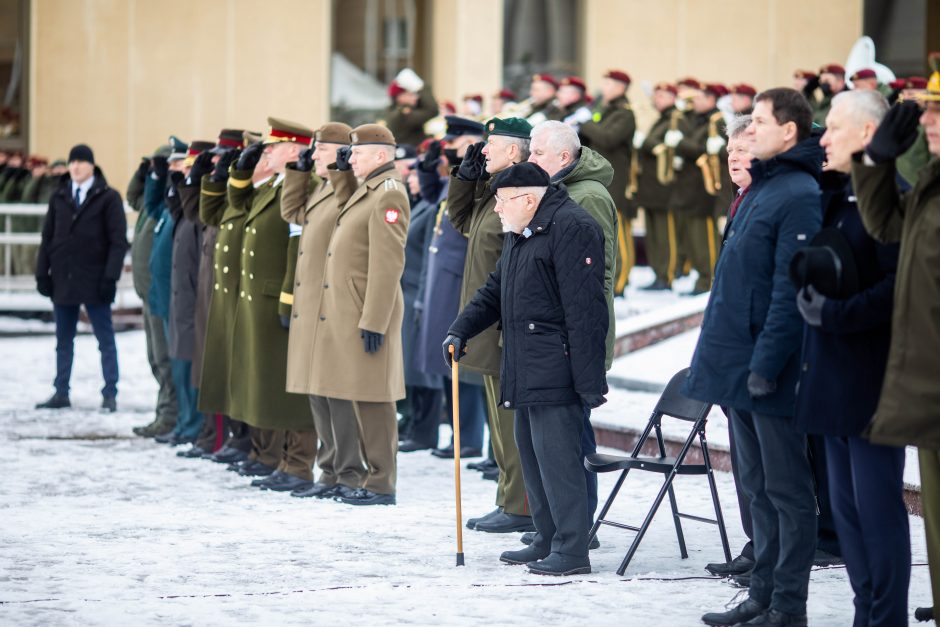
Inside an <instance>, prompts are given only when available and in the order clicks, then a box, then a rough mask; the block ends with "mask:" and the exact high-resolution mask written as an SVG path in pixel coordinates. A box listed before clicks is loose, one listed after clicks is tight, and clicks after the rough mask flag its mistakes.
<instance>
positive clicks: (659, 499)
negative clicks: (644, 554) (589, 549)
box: [617, 469, 676, 575]
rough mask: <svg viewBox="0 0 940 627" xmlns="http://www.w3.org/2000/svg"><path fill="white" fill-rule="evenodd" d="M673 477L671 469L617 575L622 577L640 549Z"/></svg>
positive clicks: (673, 472) (674, 473) (674, 472)
mask: <svg viewBox="0 0 940 627" xmlns="http://www.w3.org/2000/svg"><path fill="white" fill-rule="evenodd" d="M675 476H676V471H675V469H673V470H672V472H670V473H669V474H668V475H667V476H666V481H665V483H663V486H662V487H661V488H660V489H659V494H657V495H656V500H654V501H653V506H652V507H651V508H650V511H649V513H648V514H647V515H646V518H645V519H644V520H643V524H642V525H640V530H639V531H637V533H636V536H635V537H634V538H633V543H632V544H631V545H630V549H629V550H628V551H627V554H626V556H625V557H624V558H623V561H622V562H620V568H618V569H617V574H618V575H623V573H624V572H625V571H626V570H627V566H628V565H629V564H630V560H632V559H633V554H634V553H636V550H637V549H638V548H639V547H640V542H641V541H642V540H643V536H645V535H646V531H647V529H649V526H650V523H652V522H653V517H654V516H656V512H657V510H659V506H660V505H661V504H662V502H663V499H664V498H666V494H668V492H669V488H670V486H671V485H672V480H673V479H674V478H675Z"/></svg>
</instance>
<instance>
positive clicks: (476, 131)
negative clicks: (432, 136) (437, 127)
mask: <svg viewBox="0 0 940 627" xmlns="http://www.w3.org/2000/svg"><path fill="white" fill-rule="evenodd" d="M444 120H446V121H447V132H446V134H445V135H444V140H445V141H452V140H454V139H456V138H458V137H462V136H463V135H479V136H481V137H482V136H483V124H481V123H480V122H477V121H476V120H470V119H468V118H462V117H460V116H459V115H445V116H444Z"/></svg>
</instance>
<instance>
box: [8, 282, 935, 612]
mask: <svg viewBox="0 0 940 627" xmlns="http://www.w3.org/2000/svg"><path fill="white" fill-rule="evenodd" d="M664 296H666V297H667V298H668V297H669V295H664ZM672 298H676V297H675V296H672ZM670 341H672V340H670ZM668 346H670V345H668V344H667V343H666V342H664V343H662V344H660V345H658V347H655V348H651V349H648V350H650V351H657V350H659V351H663V350H664V349H665V348H667V347H668ZM673 346H674V348H675V351H676V353H673V352H672V351H671V350H670V352H669V353H668V354H669V355H670V356H671V357H672V358H674V359H679V356H678V351H679V350H680V349H681V350H685V351H687V350H690V349H689V346H690V344H689V343H688V340H687V339H686V338H677V339H676V340H675V344H674V345H673ZM118 348H119V354H120V365H121V384H120V394H119V397H118V405H119V410H120V411H119V412H118V413H117V414H114V415H102V414H99V413H98V412H97V409H96V408H97V406H98V403H99V402H100V397H99V392H98V390H99V388H100V386H101V382H100V374H99V369H98V361H97V360H98V354H97V350H96V347H95V343H94V339H93V338H92V337H90V336H87V335H83V336H80V337H79V338H78V340H77V342H76V363H75V369H74V373H73V388H72V400H73V403H74V405H75V408H74V409H73V410H69V411H62V412H51V411H36V410H33V409H32V406H33V404H34V403H35V402H36V401H38V400H42V399H44V398H45V397H46V396H48V394H50V393H51V391H52V388H51V385H50V383H51V379H52V373H53V369H54V366H53V364H54V338H53V337H50V336H48V335H46V336H34V337H15V338H4V339H0V355H2V359H0V476H2V477H5V478H6V479H5V480H4V481H3V482H2V483H0V625H157V624H159V625H193V624H199V625H232V624H256V625H288V624H290V625H293V624H330V623H332V624H337V623H340V624H347V623H355V624H395V623H410V624H435V625H444V624H468V625H476V624H483V623H514V624H535V623H539V624H576V623H586V622H589V621H590V622H591V623H595V624H599V625H654V624H655V625H667V626H671V625H676V626H679V625H695V624H699V622H698V619H699V616H700V615H701V614H702V613H703V612H705V611H710V610H714V609H719V608H722V607H723V606H724V605H725V604H726V603H727V602H728V601H730V600H731V598H732V597H733V596H734V595H735V594H736V593H737V592H738V591H737V590H736V589H734V588H732V587H730V586H729V585H728V584H727V583H725V582H723V581H720V580H717V579H713V578H709V577H708V576H707V573H706V572H705V571H704V570H703V569H702V567H703V566H704V564H705V563H706V562H709V561H720V560H721V558H722V556H721V549H720V544H719V541H718V534H717V530H716V529H715V527H713V526H710V525H702V524H699V523H695V522H691V521H687V522H685V523H684V528H685V531H686V540H687V543H688V547H689V552H690V557H689V559H687V560H682V559H680V558H679V554H678V548H677V545H676V540H675V535H674V530H673V528H672V522H671V520H670V518H669V517H668V515H665V512H661V514H660V517H659V518H657V520H656V521H655V522H654V524H653V526H652V528H651V530H650V533H649V534H648V536H647V538H646V539H645V540H644V542H643V544H642V546H641V547H640V550H639V552H638V553H637V555H636V557H635V558H634V561H633V563H632V564H631V566H630V568H629V570H628V571H627V574H626V576H625V577H618V576H617V575H616V574H615V570H616V568H617V566H618V564H619V562H620V559H621V558H622V556H623V553H624V552H625V551H626V548H627V546H628V545H629V540H630V535H629V534H628V533H627V532H624V531H619V530H615V529H609V528H607V529H603V530H602V531H601V536H600V538H601V542H602V546H601V548H600V549H599V550H597V551H593V552H592V554H591V559H592V564H593V568H594V572H593V573H592V574H590V575H586V576H581V577H574V578H570V579H565V580H561V581H559V580H556V579H554V578H545V577H539V576H536V575H531V574H528V573H527V572H526V571H525V569H524V568H522V567H511V566H506V565H502V564H500V563H499V562H498V561H497V558H498V556H499V553H500V552H501V551H503V550H505V549H512V548H516V547H518V546H521V545H520V544H519V543H518V541H517V538H518V536H516V535H509V536H506V535H490V534H484V533H479V532H475V531H469V530H465V531H464V552H465V554H466V561H467V565H466V566H465V567H463V568H455V567H454V553H455V528H454V527H455V522H454V507H453V502H454V501H453V498H454V489H453V474H452V473H453V464H452V463H451V462H448V461H442V460H437V459H435V458H432V457H431V456H429V455H427V454H424V453H411V454H401V455H399V464H400V467H399V481H398V502H399V504H398V505H397V506H396V507H380V508H355V507H351V506H345V505H341V504H338V503H334V502H326V501H317V500H312V499H294V498H290V497H289V496H286V495H283V494H277V493H268V492H260V491H258V490H256V489H253V488H250V487H248V485H247V483H248V482H247V481H246V480H245V479H242V478H240V477H237V476H235V475H234V473H231V472H226V470H225V469H224V467H221V466H219V465H217V464H212V463H209V462H206V461H193V460H184V459H180V458H177V457H176V456H175V454H174V451H173V450H172V449H169V448H167V447H165V446H161V445H157V444H155V443H153V442H152V441H150V440H143V439H139V438H135V437H134V436H133V435H132V432H131V427H132V426H134V425H138V424H143V423H145V422H148V421H149V420H150V418H151V415H152V413H153V400H154V395H155V386H154V383H153V381H152V379H151V377H150V373H149V369H148V366H147V362H146V358H145V348H144V336H143V334H142V333H141V332H139V331H134V332H127V333H122V334H120V335H119V336H118ZM655 354H658V353H653V352H651V353H650V355H655ZM640 355H641V353H639V352H638V353H636V354H634V356H633V357H632V358H633V359H637V358H639V357H640ZM662 359H664V360H665V359H666V357H665V356H664V357H662ZM679 360H680V361H681V359H679ZM685 360H686V361H687V360H688V355H686V356H685ZM654 361H657V360H654ZM618 367H619V364H618ZM663 370H664V371H666V372H668V371H669V369H668V368H665V367H664V368H663ZM655 399H656V395H655V394H649V393H640V392H627V391H623V390H615V391H613V392H612V393H611V396H610V402H609V403H607V404H606V405H605V406H603V407H602V408H601V410H599V411H598V413H597V416H596V418H597V420H599V421H601V420H617V419H620V418H622V417H627V418H629V419H631V420H639V421H642V420H645V418H646V416H647V415H648V414H649V411H650V410H651V408H652V405H653V403H654V402H655ZM462 476H463V511H464V516H465V517H467V516H473V515H479V514H483V513H485V512H488V511H489V510H490V509H492V506H493V496H494V492H495V490H494V488H495V484H493V483H491V482H486V481H483V480H481V479H480V478H479V475H478V474H477V473H475V472H472V471H466V470H465V471H464V472H463V475H462ZM612 479H613V478H612V477H610V476H602V477H601V493H602V495H603V494H606V493H608V492H609V490H610V489H611V487H612V484H613V481H612ZM658 479H659V478H658V477H656V476H649V477H646V476H643V475H641V474H640V473H636V474H635V475H631V477H630V478H629V480H628V482H627V484H626V488H625V489H624V491H623V493H622V495H621V497H620V499H619V501H618V503H617V505H616V506H615V512H616V516H615V518H619V519H620V520H624V521H626V522H633V523H638V522H639V521H640V520H641V519H642V516H643V514H644V513H645V511H646V508H647V504H648V503H649V502H650V500H651V499H652V496H653V494H654V493H655V491H656V489H657V488H658ZM718 484H719V492H720V498H721V502H722V506H723V511H724V514H725V517H726V521H727V523H728V531H729V534H730V537H731V545H732V551H735V550H737V549H740V547H741V545H742V543H743V533H742V531H741V528H740V523H739V520H738V517H737V508H736V503H735V500H734V499H735V495H734V488H733V485H732V481H731V477H730V475H728V474H724V473H719V475H718ZM676 487H677V495H678V500H679V505H680V509H681V510H683V511H686V512H689V513H695V514H701V515H709V512H710V507H711V504H710V500H709V498H708V492H707V489H706V486H705V483H704V481H702V479H701V478H700V477H680V478H679V479H678V480H677V482H676ZM911 530H912V537H913V540H914V563H915V564H917V565H916V566H915V567H914V569H913V581H912V585H911V596H910V605H911V608H912V610H911V611H913V607H915V606H916V605H918V604H920V605H924V604H929V599H930V592H929V581H928V575H927V569H926V567H925V566H923V565H922V564H924V563H925V562H926V557H925V546H924V540H923V537H924V532H923V522H922V521H921V520H920V519H919V518H913V517H912V518H911ZM851 597H852V594H851V590H850V587H849V585H848V581H847V578H846V575H845V571H844V569H841V568H833V569H825V570H817V571H815V572H814V573H813V575H812V582H811V585H810V605H809V611H810V621H811V624H813V625H833V626H837V625H839V626H841V625H847V624H849V623H850V622H851V614H852V605H851Z"/></svg>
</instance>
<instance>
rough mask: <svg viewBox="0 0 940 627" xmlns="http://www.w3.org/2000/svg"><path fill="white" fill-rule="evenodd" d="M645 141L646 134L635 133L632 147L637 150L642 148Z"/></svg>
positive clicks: (641, 132)
mask: <svg viewBox="0 0 940 627" xmlns="http://www.w3.org/2000/svg"><path fill="white" fill-rule="evenodd" d="M645 141H646V133H644V132H643V131H637V132H636V133H634V134H633V147H634V148H636V149H637V150H639V149H640V148H642V147H643V142H645Z"/></svg>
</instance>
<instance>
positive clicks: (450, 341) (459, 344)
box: [441, 335, 467, 367]
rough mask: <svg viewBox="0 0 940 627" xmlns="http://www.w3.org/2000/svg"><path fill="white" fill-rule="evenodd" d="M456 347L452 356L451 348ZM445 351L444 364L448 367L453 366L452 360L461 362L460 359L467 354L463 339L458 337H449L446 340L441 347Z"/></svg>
mask: <svg viewBox="0 0 940 627" xmlns="http://www.w3.org/2000/svg"><path fill="white" fill-rule="evenodd" d="M451 346H453V347H454V354H453V355H451V354H450V347H451ZM441 348H443V349H444V362H445V363H446V364H447V366H448V367H450V366H451V358H453V360H454V361H460V358H461V357H463V356H464V355H465V354H466V353H467V346H466V343H465V342H464V339H463V338H462V337H457V336H456V335H448V336H447V337H446V338H444V344H443V345H442V346H441Z"/></svg>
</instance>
